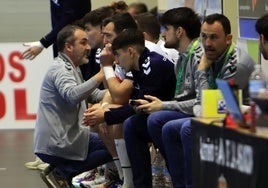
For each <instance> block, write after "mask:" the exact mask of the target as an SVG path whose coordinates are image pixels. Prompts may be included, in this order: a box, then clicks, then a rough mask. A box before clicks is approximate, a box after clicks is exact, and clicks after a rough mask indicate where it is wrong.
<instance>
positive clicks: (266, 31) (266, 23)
mask: <svg viewBox="0 0 268 188" xmlns="http://www.w3.org/2000/svg"><path fill="white" fill-rule="evenodd" d="M255 29H256V31H257V32H258V34H263V36H264V38H265V40H268V14H264V15H262V16H261V17H260V18H259V19H258V20H257V22H256V24H255Z"/></svg>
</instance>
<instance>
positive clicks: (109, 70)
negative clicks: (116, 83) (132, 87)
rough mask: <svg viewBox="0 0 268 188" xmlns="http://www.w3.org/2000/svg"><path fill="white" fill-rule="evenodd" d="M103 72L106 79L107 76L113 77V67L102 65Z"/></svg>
mask: <svg viewBox="0 0 268 188" xmlns="http://www.w3.org/2000/svg"><path fill="white" fill-rule="evenodd" d="M103 72H104V75H105V79H106V80H108V79H109V78H112V77H115V73H114V69H113V67H112V66H104V67H103Z"/></svg>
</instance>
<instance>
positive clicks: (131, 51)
mask: <svg viewBox="0 0 268 188" xmlns="http://www.w3.org/2000/svg"><path fill="white" fill-rule="evenodd" d="M127 51H128V53H129V54H130V56H131V57H132V56H133V55H134V54H135V53H136V49H135V48H133V47H132V46H129V47H128V48H127Z"/></svg>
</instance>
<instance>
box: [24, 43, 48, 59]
mask: <svg viewBox="0 0 268 188" xmlns="http://www.w3.org/2000/svg"><path fill="white" fill-rule="evenodd" d="M23 46H26V47H29V48H28V49H27V50H25V51H24V52H23V53H22V58H23V59H29V60H33V59H34V58H35V57H36V56H37V55H39V54H40V53H41V52H42V50H43V49H44V46H43V45H42V44H41V42H40V41H36V42H27V43H23Z"/></svg>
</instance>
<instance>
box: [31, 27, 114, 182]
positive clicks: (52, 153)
mask: <svg viewBox="0 0 268 188" xmlns="http://www.w3.org/2000/svg"><path fill="white" fill-rule="evenodd" d="M57 45H58V50H59V56H58V57H57V58H56V59H55V61H54V63H53V64H52V66H50V68H49V69H48V71H47V73H46V75H45V77H44V80H43V83H42V86H41V92H40V101H39V107H38V113H37V119H36V127H35V133H34V152H35V154H36V155H37V156H38V157H39V158H40V159H41V160H42V161H44V162H46V163H48V164H50V166H49V167H48V168H47V169H45V170H44V171H43V172H42V173H41V177H42V179H43V180H44V182H45V183H46V184H47V185H48V187H70V186H71V180H72V177H74V176H75V175H77V174H80V173H82V172H84V171H87V170H90V169H93V168H96V167H97V166H99V165H101V164H104V163H106V162H108V161H111V160H112V158H111V156H110V154H109V152H108V151H107V149H106V147H105V146H104V144H103V142H102V141H101V139H100V138H99V136H98V135H97V134H95V133H91V132H90V128H89V127H85V126H83V125H82V124H81V123H82V117H83V113H84V111H85V110H86V102H85V99H86V98H88V97H89V98H90V99H92V101H91V102H97V101H99V100H101V99H102V97H103V95H104V92H105V91H100V90H98V89H96V88H97V87H98V85H99V84H100V83H101V82H102V80H103V79H104V75H103V74H102V72H101V71H100V72H99V73H97V74H96V75H94V76H93V77H92V78H91V79H89V80H88V81H86V82H83V79H82V76H81V72H80V69H79V67H78V66H79V65H81V64H84V63H87V62H88V54H89V51H90V46H89V44H88V36H87V34H86V32H85V31H84V30H83V29H81V28H79V27H77V26H73V25H69V26H66V27H64V28H63V29H62V30H61V31H60V32H59V34H58V37H57Z"/></svg>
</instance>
